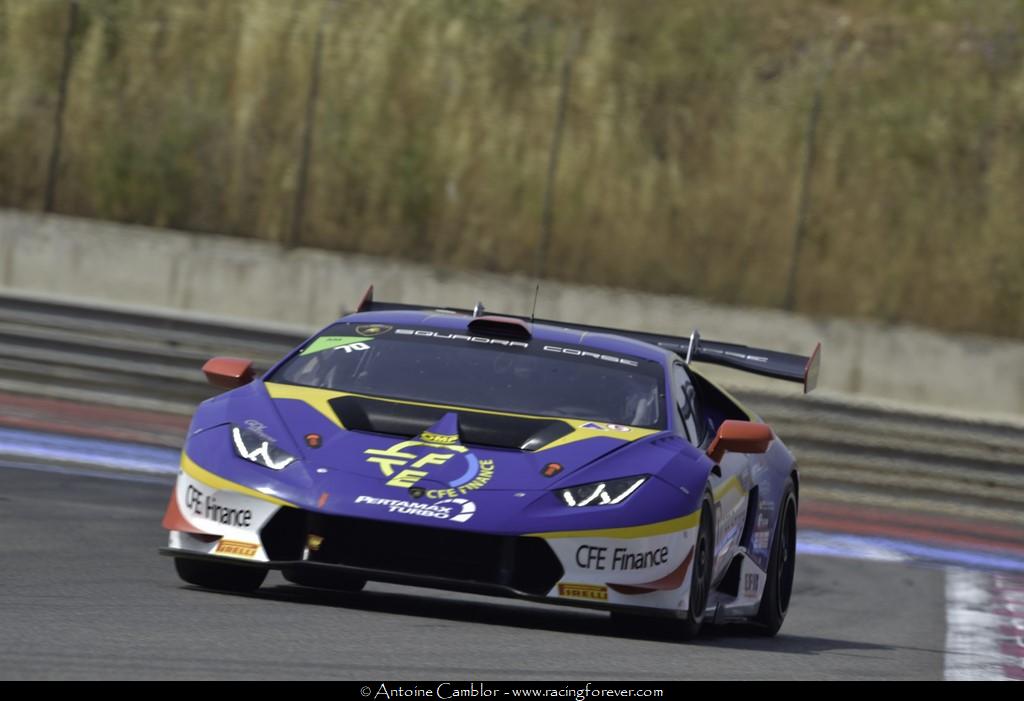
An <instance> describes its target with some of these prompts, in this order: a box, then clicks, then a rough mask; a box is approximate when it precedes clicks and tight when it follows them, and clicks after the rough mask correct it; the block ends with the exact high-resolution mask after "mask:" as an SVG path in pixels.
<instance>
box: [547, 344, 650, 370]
mask: <svg viewBox="0 0 1024 701" xmlns="http://www.w3.org/2000/svg"><path fill="white" fill-rule="evenodd" d="M544 350H546V351H547V352H549V353H561V354H563V355H574V356H577V357H579V358H593V359H594V360H604V361H606V362H609V363H618V364H620V365H628V366H629V367H632V368H635V367H639V366H640V363H638V362H637V361H635V360H628V359H626V358H618V357H616V356H614V355H606V354H604V353H595V352H593V351H585V350H580V349H579V348H563V347H562V346H544Z"/></svg>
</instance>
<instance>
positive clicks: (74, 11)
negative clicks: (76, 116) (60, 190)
mask: <svg viewBox="0 0 1024 701" xmlns="http://www.w3.org/2000/svg"><path fill="white" fill-rule="evenodd" d="M77 23H78V0H70V2H69V3H68V27H67V31H65V33H64V59H63V60H62V62H61V67H60V85H59V87H58V93H57V110H56V113H55V114H54V117H53V146H52V147H51V149H50V165H49V168H48V169H47V172H46V194H45V198H44V200H43V211H46V212H52V211H53V207H54V203H55V201H56V198H57V175H58V173H57V171H58V170H59V169H60V150H61V145H62V142H63V140H64V109H65V107H66V106H67V102H68V77H69V76H70V75H71V53H72V50H73V49H74V46H73V42H72V40H73V38H74V34H75V28H76V25H77Z"/></svg>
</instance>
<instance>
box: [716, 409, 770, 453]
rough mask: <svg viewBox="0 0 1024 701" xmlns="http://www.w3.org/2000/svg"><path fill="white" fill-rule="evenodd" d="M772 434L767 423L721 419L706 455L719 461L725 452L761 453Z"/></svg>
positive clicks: (766, 448)
mask: <svg viewBox="0 0 1024 701" xmlns="http://www.w3.org/2000/svg"><path fill="white" fill-rule="evenodd" d="M773 438H774V436H773V435H772V430H771V429H770V428H769V427H768V424H758V423H754V422H752V421H735V420H732V419H730V420H729V421H723V422H722V425H721V426H719V427H718V433H717V434H716V435H715V439H714V440H713V441H711V445H710V446H709V447H708V457H709V458H711V459H712V460H714V461H715V462H721V461H722V458H723V457H725V454H726V453H730V452H731V453H763V452H765V451H767V450H768V444H769V443H771V442H772V439H773Z"/></svg>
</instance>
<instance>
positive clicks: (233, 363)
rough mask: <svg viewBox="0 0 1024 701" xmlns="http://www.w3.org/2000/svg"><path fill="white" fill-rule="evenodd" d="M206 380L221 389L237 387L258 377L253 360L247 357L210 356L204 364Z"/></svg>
mask: <svg viewBox="0 0 1024 701" xmlns="http://www.w3.org/2000/svg"><path fill="white" fill-rule="evenodd" d="M203 374H204V375H206V381H207V382H209V383H210V384H211V385H213V386H214V387H220V388H221V389H235V388H236V387H241V386H242V385H247V384H249V383H250V382H252V380H253V378H254V377H256V373H255V372H254V371H253V369H252V361H251V360H246V359H245V358H225V357H216V358H210V359H209V360H207V361H206V364H205V365H203Z"/></svg>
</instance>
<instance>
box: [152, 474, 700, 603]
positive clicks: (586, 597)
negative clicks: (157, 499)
mask: <svg viewBox="0 0 1024 701" xmlns="http://www.w3.org/2000/svg"><path fill="white" fill-rule="evenodd" d="M696 516H697V514H690V515H689V516H686V517H681V518H677V519H673V520H671V521H667V522H661V523H655V524H650V525H646V526H634V527H626V528H611V529H604V530H585V531H572V532H567V531H563V532H541V533H533V534H524V535H498V534H493V533H487V532H480V531H470V530H468V529H467V530H462V529H461V528H451V527H444V528H441V527H434V526H432V525H427V523H424V521H427V519H424V518H422V517H418V516H415V515H412V516H409V517H408V519H409V522H408V523H405V522H402V521H395V520H379V519H373V518H364V517H356V516H351V515H338V514H328V513H323V512H321V511H317V510H312V509H305V508H299V507H298V506H297V505H294V504H287V503H285V502H283V501H281V500H280V499H277V498H275V497H272V496H268V495H266V494H263V493H260V492H257V491H255V490H252V489H250V488H247V487H242V486H241V485H234V484H230V483H227V482H226V481H225V480H220V479H215V477H214V476H212V475H211V474H210V473H205V472H203V471H197V470H195V469H189V470H185V471H183V472H182V473H181V474H180V475H179V478H178V484H177V486H176V489H175V493H174V495H172V497H171V502H170V504H169V505H168V511H167V515H166V516H165V519H164V526H165V527H166V528H167V529H168V530H169V531H170V542H169V547H167V548H165V549H163V550H162V551H161V552H162V553H163V554H165V555H169V556H173V557H183V558H192V559H199V560H210V561H216V562H221V563H223V562H232V563H233V564H238V565H243V566H251V567H261V568H266V569H278V570H302V569H308V570H318V571H333V572H338V573H342V574H347V575H350V576H354V577H360V578H365V579H368V580H374V581H382V582H393V583H400V584H412V585H417V586H426V587H433V588H438V589H448V590H453V591H464V592H470V593H479V594H488V595H495V596H506V597H515V598H520V599H528V600H535V601H543V602H546V603H553V604H564V605H570V606H584V607H589V608H597V609H606V610H615V609H627V610H631V611H634V612H647V613H657V612H661V613H665V614H669V615H678V614H681V613H682V612H685V610H686V606H687V603H688V600H689V574H690V573H689V564H690V557H691V555H690V553H691V552H692V544H693V543H694V542H695V537H696V529H697V518H696Z"/></svg>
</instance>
